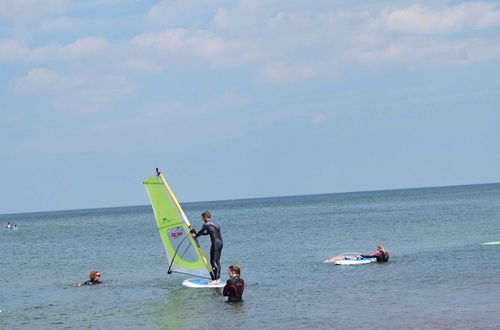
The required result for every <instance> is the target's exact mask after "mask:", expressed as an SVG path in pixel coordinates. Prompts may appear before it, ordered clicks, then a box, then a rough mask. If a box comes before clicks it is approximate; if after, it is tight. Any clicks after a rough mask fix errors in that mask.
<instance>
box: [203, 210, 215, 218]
mask: <svg viewBox="0 0 500 330" xmlns="http://www.w3.org/2000/svg"><path fill="white" fill-rule="evenodd" d="M201 216H202V217H205V216H206V217H207V218H209V219H210V218H212V214H210V211H205V212H203V213H202V214H201Z"/></svg>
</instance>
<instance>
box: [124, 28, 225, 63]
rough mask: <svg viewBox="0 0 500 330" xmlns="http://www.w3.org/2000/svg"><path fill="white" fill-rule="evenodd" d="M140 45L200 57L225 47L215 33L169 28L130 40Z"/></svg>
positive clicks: (220, 50) (222, 49) (220, 51)
mask: <svg viewBox="0 0 500 330" xmlns="http://www.w3.org/2000/svg"><path fill="white" fill-rule="evenodd" d="M130 43H131V45H133V46H140V47H145V48H150V49H154V50H158V51H160V52H167V53H184V54H186V55H195V56H200V57H211V56H216V55H219V54H221V53H223V52H224V51H225V50H226V49H227V44H226V42H225V41H224V40H223V39H222V38H220V37H219V36H217V35H216V34H214V33H212V32H210V31H206V30H198V31H193V32H191V31H188V30H185V29H170V30H165V31H161V32H152V33H145V34H142V35H140V36H137V37H135V38H133V39H132V40H131V41H130Z"/></svg>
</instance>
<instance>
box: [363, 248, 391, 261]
mask: <svg viewBox="0 0 500 330" xmlns="http://www.w3.org/2000/svg"><path fill="white" fill-rule="evenodd" d="M360 257H361V258H377V262H387V261H389V252H387V251H385V250H384V246H383V245H382V244H378V245H377V252H375V253H373V254H369V255H367V254H361V255H360Z"/></svg>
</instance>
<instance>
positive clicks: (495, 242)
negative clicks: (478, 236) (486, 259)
mask: <svg viewBox="0 0 500 330" xmlns="http://www.w3.org/2000/svg"><path fill="white" fill-rule="evenodd" d="M481 245H500V241H494V242H486V243H483V244H481Z"/></svg>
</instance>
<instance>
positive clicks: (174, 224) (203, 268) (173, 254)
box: [144, 173, 211, 278]
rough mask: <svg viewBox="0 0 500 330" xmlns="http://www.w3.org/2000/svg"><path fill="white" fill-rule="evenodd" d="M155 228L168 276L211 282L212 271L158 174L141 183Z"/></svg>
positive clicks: (176, 203)
mask: <svg viewBox="0 0 500 330" xmlns="http://www.w3.org/2000/svg"><path fill="white" fill-rule="evenodd" d="M144 185H145V186H146V190H147V191H148V194H149V198H150V200H151V206H152V207H153V212H154V215H155V218H156V224H157V225H158V231H159V232H160V236H161V239H162V241H163V245H164V247H165V252H166V255H167V261H168V265H169V269H168V273H171V272H176V273H184V274H191V275H196V276H200V277H206V278H210V277H211V276H210V271H211V268H210V266H209V265H208V263H207V260H206V258H205V255H204V254H203V250H202V249H201V247H200V246H199V244H198V242H197V241H196V240H195V239H194V238H193V237H192V236H191V233H190V230H191V225H190V223H189V220H188V219H187V218H186V215H185V214H184V211H183V210H182V208H181V206H180V204H179V202H178V201H177V199H176V198H175V196H174V194H173V192H172V190H171V189H170V187H169V186H168V183H167V182H166V181H165V178H164V177H163V175H162V174H161V173H158V175H155V176H152V177H151V178H149V179H148V180H146V182H144Z"/></svg>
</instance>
